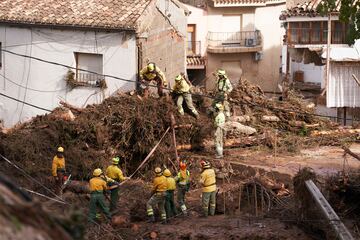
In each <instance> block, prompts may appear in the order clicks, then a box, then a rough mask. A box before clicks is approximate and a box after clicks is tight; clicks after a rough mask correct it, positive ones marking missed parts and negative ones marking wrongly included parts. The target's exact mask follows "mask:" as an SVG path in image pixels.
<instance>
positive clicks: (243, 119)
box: [231, 115, 251, 123]
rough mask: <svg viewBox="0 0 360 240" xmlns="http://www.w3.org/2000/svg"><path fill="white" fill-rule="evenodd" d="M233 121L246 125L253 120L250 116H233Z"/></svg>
mask: <svg viewBox="0 0 360 240" xmlns="http://www.w3.org/2000/svg"><path fill="white" fill-rule="evenodd" d="M231 120H232V121H234V122H239V123H244V122H250V121H251V118H250V116H248V115H244V116H233V117H231Z"/></svg>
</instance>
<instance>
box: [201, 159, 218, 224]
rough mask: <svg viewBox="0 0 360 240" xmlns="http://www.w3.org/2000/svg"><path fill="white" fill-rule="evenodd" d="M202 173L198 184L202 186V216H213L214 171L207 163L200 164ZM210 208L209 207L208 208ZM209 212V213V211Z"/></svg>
mask: <svg viewBox="0 0 360 240" xmlns="http://www.w3.org/2000/svg"><path fill="white" fill-rule="evenodd" d="M200 165H201V168H202V172H201V175H200V184H201V185H202V197H201V198H202V208H203V216H204V217H207V216H208V215H209V212H210V216H214V215H215V207H216V175H215V171H214V169H212V168H211V165H210V163H209V162H208V161H204V160H202V161H201V162H200ZM209 206H210V207H209ZM209 210H210V211H209Z"/></svg>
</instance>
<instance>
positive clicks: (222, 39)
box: [207, 30, 261, 47]
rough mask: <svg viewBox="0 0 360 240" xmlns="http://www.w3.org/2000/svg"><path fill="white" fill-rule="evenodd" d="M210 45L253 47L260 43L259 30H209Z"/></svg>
mask: <svg viewBox="0 0 360 240" xmlns="http://www.w3.org/2000/svg"><path fill="white" fill-rule="evenodd" d="M207 39H208V45H209V46H211V47H255V46H259V45H261V34H260V31H258V30H257V31H241V32H209V33H208V37H207Z"/></svg>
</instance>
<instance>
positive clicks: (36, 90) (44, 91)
mask: <svg viewBox="0 0 360 240" xmlns="http://www.w3.org/2000/svg"><path fill="white" fill-rule="evenodd" d="M0 76H2V77H3V78H4V79H5V80H7V81H8V82H11V83H12V84H14V85H16V86H18V87H21V88H26V89H28V90H30V91H34V92H42V93H55V92H61V91H65V90H66V89H67V88H63V89H57V90H39V89H34V88H30V87H25V86H23V85H20V84H18V83H16V82H14V81H12V80H11V79H10V78H8V77H5V76H4V75H3V74H1V73H0Z"/></svg>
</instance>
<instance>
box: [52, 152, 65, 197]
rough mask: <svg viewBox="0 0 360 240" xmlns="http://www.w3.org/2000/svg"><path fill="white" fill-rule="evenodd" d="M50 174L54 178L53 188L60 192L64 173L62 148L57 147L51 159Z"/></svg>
mask: <svg viewBox="0 0 360 240" xmlns="http://www.w3.org/2000/svg"><path fill="white" fill-rule="evenodd" d="M51 170H52V175H53V177H54V179H55V188H56V192H57V193H60V191H61V187H62V185H63V184H64V175H65V157H64V148H63V147H58V149H57V152H56V155H55V156H54V158H53V161H52V168H51Z"/></svg>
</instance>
